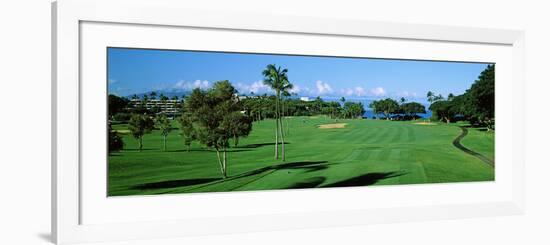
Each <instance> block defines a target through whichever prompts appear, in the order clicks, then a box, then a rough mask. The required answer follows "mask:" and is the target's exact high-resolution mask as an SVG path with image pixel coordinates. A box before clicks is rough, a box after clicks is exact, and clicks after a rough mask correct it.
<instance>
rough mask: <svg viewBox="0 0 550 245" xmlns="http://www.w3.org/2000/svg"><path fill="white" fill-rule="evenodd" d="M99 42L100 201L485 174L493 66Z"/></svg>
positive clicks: (488, 177) (484, 177)
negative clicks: (103, 196)
mask: <svg viewBox="0 0 550 245" xmlns="http://www.w3.org/2000/svg"><path fill="white" fill-rule="evenodd" d="M106 52H107V74H106V81H99V82H105V84H106V85H105V86H106V87H107V94H106V95H105V96H106V97H105V99H106V100H107V107H108V108H107V112H106V117H107V118H106V125H105V127H106V132H105V135H106V137H107V140H106V141H107V143H108V146H107V148H108V151H107V154H108V155H107V156H105V157H106V158H107V165H108V166H107V178H108V179H107V195H108V196H109V197H115V196H132V195H159V194H180V193H181V194H183V193H211V192H235V191H268V190H289V189H307V188H345V187H348V188H350V187H364V186H379V185H411V184H443V183H458V182H481V181H494V180H495V134H496V126H495V125H496V122H495V69H496V68H495V66H496V65H495V63H489V62H487V63H485V62H464V61H448V60H445V61H442V60H410V59H388V58H379V57H340V56H321V55H301V54H269V53H245V52H222V51H211V50H164V49H145V48H127V47H107V48H106ZM372 188H376V187H372Z"/></svg>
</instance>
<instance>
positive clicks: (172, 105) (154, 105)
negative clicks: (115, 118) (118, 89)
mask: <svg viewBox="0 0 550 245" xmlns="http://www.w3.org/2000/svg"><path fill="white" fill-rule="evenodd" d="M180 105H181V100H158V99H149V100H146V101H143V100H140V99H132V100H130V106H131V107H133V108H136V107H139V106H144V107H145V108H146V109H147V110H150V111H154V112H156V113H157V114H166V115H167V116H168V117H174V116H176V115H177V114H179V108H180Z"/></svg>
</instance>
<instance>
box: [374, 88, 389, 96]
mask: <svg viewBox="0 0 550 245" xmlns="http://www.w3.org/2000/svg"><path fill="white" fill-rule="evenodd" d="M370 93H371V95H374V96H384V95H386V90H384V88H382V87H376V88H372V89H371V90H370Z"/></svg>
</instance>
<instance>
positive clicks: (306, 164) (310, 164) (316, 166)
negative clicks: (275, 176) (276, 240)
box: [131, 161, 329, 190]
mask: <svg viewBox="0 0 550 245" xmlns="http://www.w3.org/2000/svg"><path fill="white" fill-rule="evenodd" d="M328 165H329V164H327V161H301V162H290V163H283V164H277V165H273V166H267V167H263V168H259V169H255V170H252V171H248V172H244V173H241V174H237V175H235V176H230V177H228V178H226V179H222V178H197V179H181V180H168V181H160V182H152V183H145V184H139V185H134V186H132V187H131V189H137V190H147V189H167V188H179V187H186V186H192V185H202V186H200V187H204V186H208V185H211V184H215V183H219V182H220V181H222V180H223V181H230V180H236V179H240V178H245V177H250V176H254V175H260V174H263V173H266V172H267V171H275V170H290V169H304V170H306V172H311V171H318V170H322V169H326V168H328ZM323 181H324V180H323ZM319 183H321V182H319ZM302 188H305V187H302Z"/></svg>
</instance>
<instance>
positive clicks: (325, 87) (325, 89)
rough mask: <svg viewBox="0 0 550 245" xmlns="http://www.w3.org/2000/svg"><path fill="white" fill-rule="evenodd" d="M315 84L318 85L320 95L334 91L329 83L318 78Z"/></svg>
mask: <svg viewBox="0 0 550 245" xmlns="http://www.w3.org/2000/svg"><path fill="white" fill-rule="evenodd" d="M315 86H317V94H318V95H323V94H329V93H332V88H331V87H330V85H329V84H328V83H325V82H323V81H320V80H317V81H316V82H315Z"/></svg>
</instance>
